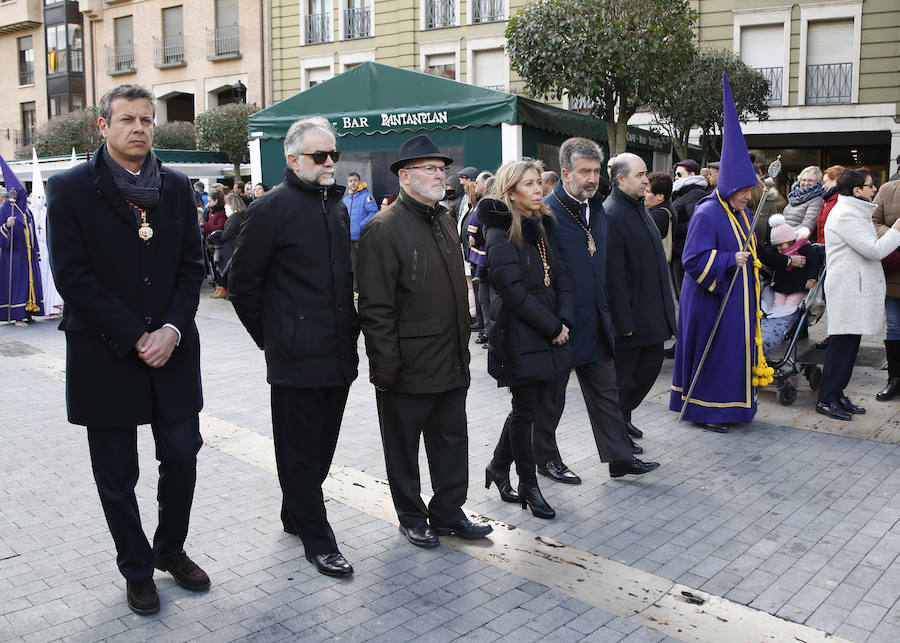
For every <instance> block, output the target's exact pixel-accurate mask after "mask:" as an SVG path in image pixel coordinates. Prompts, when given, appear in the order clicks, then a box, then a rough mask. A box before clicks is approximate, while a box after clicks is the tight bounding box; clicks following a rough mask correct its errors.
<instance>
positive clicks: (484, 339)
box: [475, 331, 488, 344]
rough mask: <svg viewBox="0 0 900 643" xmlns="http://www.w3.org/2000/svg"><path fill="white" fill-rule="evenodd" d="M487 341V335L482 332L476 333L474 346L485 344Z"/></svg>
mask: <svg viewBox="0 0 900 643" xmlns="http://www.w3.org/2000/svg"><path fill="white" fill-rule="evenodd" d="M487 340H488V336H487V333H485V332H484V331H482V332H480V333H478V337H476V338H475V343H476V344H486V343H487Z"/></svg>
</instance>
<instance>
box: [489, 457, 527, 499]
mask: <svg viewBox="0 0 900 643" xmlns="http://www.w3.org/2000/svg"><path fill="white" fill-rule="evenodd" d="M491 482H493V483H494V484H495V485H497V491H499V492H500V499H501V500H502V501H503V502H519V496H517V495H516V492H515V491H513V488H512V485H511V484H510V483H509V471H506V472H499V471H497V470H496V469H494V463H493V462H491V463H490V464H489V465H488V466H487V468H486V469H485V470H484V488H485V489H490V488H491Z"/></svg>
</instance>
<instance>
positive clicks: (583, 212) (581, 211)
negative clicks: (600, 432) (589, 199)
mask: <svg viewBox="0 0 900 643" xmlns="http://www.w3.org/2000/svg"><path fill="white" fill-rule="evenodd" d="M578 216H579V217H580V218H581V222H582V223H583V224H584V225H587V203H579V204H578Z"/></svg>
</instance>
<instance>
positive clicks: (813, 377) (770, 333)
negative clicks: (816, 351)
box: [760, 244, 825, 406]
mask: <svg viewBox="0 0 900 643" xmlns="http://www.w3.org/2000/svg"><path fill="white" fill-rule="evenodd" d="M814 247H815V248H816V251H817V252H819V254H820V257H821V258H822V261H821V263H820V265H821V266H822V268H821V269H820V270H819V277H818V280H817V281H816V285H815V286H813V287H812V289H811V290H810V291H809V292H808V293H806V297H804V299H803V301H802V302H800V305H798V306H775V304H774V299H775V291H774V290H772V287H771V286H766V287H765V288H764V289H763V291H762V293H761V295H760V306H761V308H762V311H763V318H762V320H761V322H760V325H761V331H762V340H763V353H764V354H765V356H766V362H768V364H769V366H770V367H772V368H773V369H775V373H774V374H773V376H772V377H773V379H774V383H775V386H776V392H775V399H777V400H778V401H779V402H780V403H781V404H783V405H785V406H790V405H791V404H793V403H794V401H795V400H796V399H797V387H796V386H794V384H793V382H792V378H793V376H794V375H802V376H803V377H805V378H806V380H807V382H809V388H810V389H812V390H813V391H816V390H818V388H819V383H820V382H821V381H822V368H821V367H820V366H819V365H818V364H816V363H815V362H801V361H800V358H799V356H798V355H799V353H800V351H799V348H798V347H799V344H800V340H801V339H802V338H803V337H805V336H806V334H805V333H804V332H803V331H804V330H805V329H806V328H807V327H809V326H813V325H815V324H816V322H818V321H819V319H821V317H822V315H823V314H824V312H825V298H824V288H825V261H824V259H825V246H824V245H821V244H815V246H814Z"/></svg>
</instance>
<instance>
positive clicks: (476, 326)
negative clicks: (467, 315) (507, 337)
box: [469, 322, 484, 333]
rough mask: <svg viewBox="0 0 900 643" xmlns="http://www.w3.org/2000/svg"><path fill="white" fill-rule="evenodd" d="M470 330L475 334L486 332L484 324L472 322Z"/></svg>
mask: <svg viewBox="0 0 900 643" xmlns="http://www.w3.org/2000/svg"><path fill="white" fill-rule="evenodd" d="M469 330H471V331H472V332H473V333H477V332H478V331H482V330H484V324H479V323H478V322H472V324H471V325H470V326H469Z"/></svg>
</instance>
